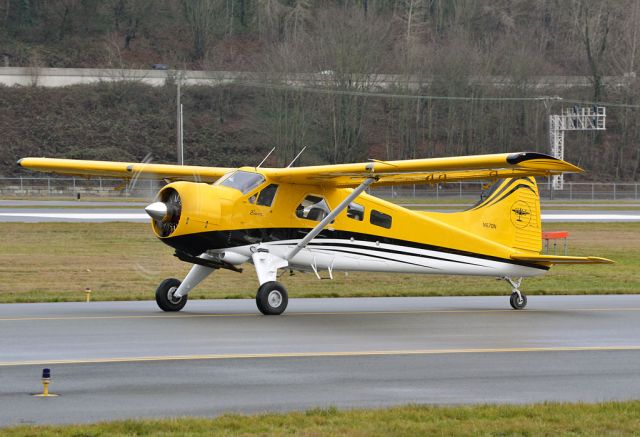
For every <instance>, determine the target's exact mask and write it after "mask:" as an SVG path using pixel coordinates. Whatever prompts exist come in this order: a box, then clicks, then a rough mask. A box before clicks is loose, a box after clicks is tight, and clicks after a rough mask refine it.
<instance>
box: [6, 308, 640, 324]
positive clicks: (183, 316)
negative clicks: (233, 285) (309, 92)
mask: <svg viewBox="0 0 640 437" xmlns="http://www.w3.org/2000/svg"><path fill="white" fill-rule="evenodd" d="M607 311H609V312H616V311H621V312H633V311H636V312H637V311H640V308H564V309H539V310H534V309H530V310H529V309H528V310H524V311H514V310H512V309H495V310H417V311H416V310H409V311H348V312H336V311H334V312H302V313H294V312H290V313H286V314H285V315H282V316H280V317H301V316H368V315H374V316H375V315H395V314H402V315H420V314H482V313H487V314H489V313H492V314H495V313H504V314H518V315H521V314H528V313H549V312H558V313H567V312H607ZM198 317H263V316H262V315H261V314H259V313H257V312H255V313H235V314H188V313H183V314H164V313H162V314H149V315H142V314H141V315H135V316H126V315H122V316H60V317H0V322H20V321H56V320H110V319H114V320H126V319H188V318H198Z"/></svg>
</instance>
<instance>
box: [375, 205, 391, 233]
mask: <svg viewBox="0 0 640 437" xmlns="http://www.w3.org/2000/svg"><path fill="white" fill-rule="evenodd" d="M370 220H371V224H372V225H376V226H380V227H383V228H387V229H390V228H391V216H390V215H388V214H385V213H383V212H380V211H376V210H375V209H372V210H371V217H370Z"/></svg>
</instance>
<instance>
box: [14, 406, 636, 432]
mask: <svg viewBox="0 0 640 437" xmlns="http://www.w3.org/2000/svg"><path fill="white" fill-rule="evenodd" d="M639 430H640V401H628V402H603V403H597V404H566V403H544V404H533V405H479V406H451V407H438V406H418V405H408V406H403V407H393V408H385V409H370V410H364V409H356V410H338V409H336V408H326V409H313V410H308V411H306V412H295V413H287V414H260V415H251V416H244V415H237V414H226V415H223V416H220V417H218V418H215V419H201V418H179V419H165V420H127V421H118V422H105V423H97V424H91V425H66V426H19V427H12V428H5V429H3V430H2V435H4V436H6V437H31V436H38V437H49V436H60V437H66V436H69V437H70V436H83V437H99V436H113V437H124V436H163V437H169V436H186V437H194V436H210V435H216V436H344V435H349V436H416V435H439V436H551V435H580V436H602V435H620V436H623V435H638V432H639Z"/></svg>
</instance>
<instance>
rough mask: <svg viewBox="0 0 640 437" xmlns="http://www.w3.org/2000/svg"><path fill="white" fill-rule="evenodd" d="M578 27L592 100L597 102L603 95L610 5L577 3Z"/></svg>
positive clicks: (606, 2)
mask: <svg viewBox="0 0 640 437" xmlns="http://www.w3.org/2000/svg"><path fill="white" fill-rule="evenodd" d="M577 3H578V4H577V6H578V8H577V11H578V17H577V18H578V23H577V24H578V26H580V27H579V29H580V32H581V35H582V41H583V44H584V49H585V55H586V57H587V64H588V65H589V70H590V72H591V80H592V81H593V100H594V101H596V102H599V101H601V100H602V96H603V94H604V82H603V77H604V71H603V68H604V65H605V55H606V50H607V42H608V39H607V38H608V36H609V30H610V23H609V14H610V7H611V5H610V3H609V1H608V0H605V1H602V2H584V1H578V2H577Z"/></svg>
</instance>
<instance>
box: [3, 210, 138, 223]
mask: <svg viewBox="0 0 640 437" xmlns="http://www.w3.org/2000/svg"><path fill="white" fill-rule="evenodd" d="M0 217H32V218H55V219H74V220H145V221H146V220H149V219H150V218H149V216H148V215H147V214H138V213H75V212H0Z"/></svg>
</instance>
